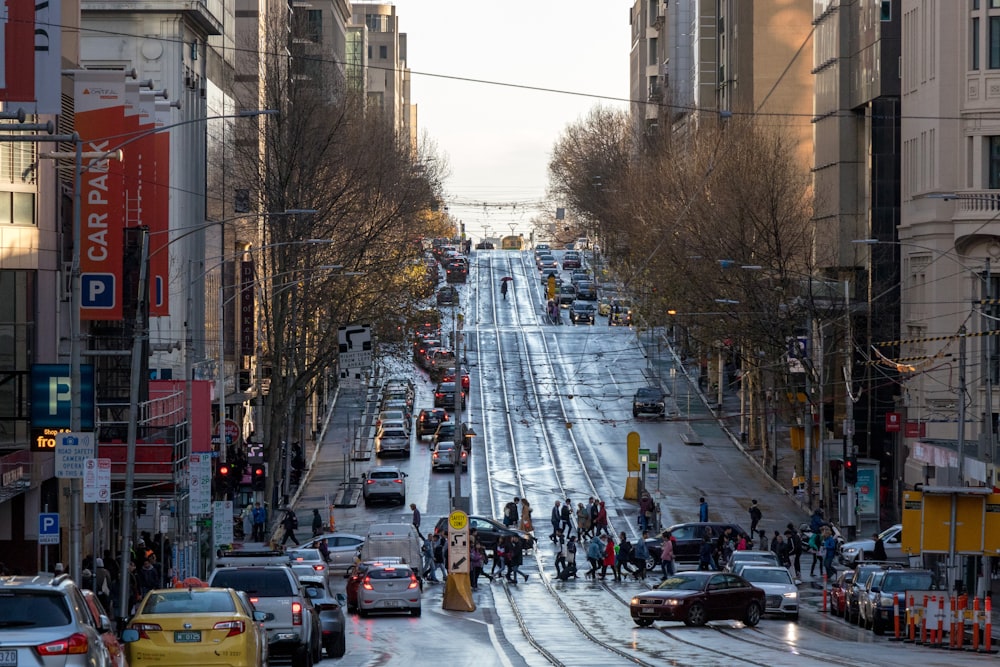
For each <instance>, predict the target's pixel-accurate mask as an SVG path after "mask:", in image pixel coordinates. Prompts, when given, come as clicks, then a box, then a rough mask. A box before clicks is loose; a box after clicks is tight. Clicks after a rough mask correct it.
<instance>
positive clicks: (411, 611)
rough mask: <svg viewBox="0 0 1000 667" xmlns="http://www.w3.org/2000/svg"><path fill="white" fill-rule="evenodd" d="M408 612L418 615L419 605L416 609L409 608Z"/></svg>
mask: <svg viewBox="0 0 1000 667" xmlns="http://www.w3.org/2000/svg"><path fill="white" fill-rule="evenodd" d="M410 614H411V615H413V616H420V607H417V608H416V609H411V610H410Z"/></svg>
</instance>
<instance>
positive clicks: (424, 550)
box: [420, 533, 439, 584]
mask: <svg viewBox="0 0 1000 667" xmlns="http://www.w3.org/2000/svg"><path fill="white" fill-rule="evenodd" d="M420 560H421V563H420V571H421V573H422V574H423V578H424V579H426V580H427V581H430V582H431V583H435V584H436V583H438V581H439V580H438V578H437V574H436V573H435V571H434V533H427V539H426V540H423V544H421V545H420Z"/></svg>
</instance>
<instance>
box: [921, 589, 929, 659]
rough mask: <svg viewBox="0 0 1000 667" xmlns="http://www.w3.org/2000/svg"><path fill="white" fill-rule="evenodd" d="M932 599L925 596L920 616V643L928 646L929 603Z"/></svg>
mask: <svg viewBox="0 0 1000 667" xmlns="http://www.w3.org/2000/svg"><path fill="white" fill-rule="evenodd" d="M928 601H930V597H928V596H926V595H925V596H924V606H923V610H922V612H921V614H920V643H921V644H923V645H924V646H927V603H928Z"/></svg>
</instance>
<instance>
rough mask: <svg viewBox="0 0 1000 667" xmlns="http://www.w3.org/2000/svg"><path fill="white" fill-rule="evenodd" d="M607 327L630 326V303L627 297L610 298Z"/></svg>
mask: <svg viewBox="0 0 1000 667" xmlns="http://www.w3.org/2000/svg"><path fill="white" fill-rule="evenodd" d="M608 326H609V327H630V326H632V303H631V302H630V301H628V300H627V299H612V300H611V305H610V307H609V311H608Z"/></svg>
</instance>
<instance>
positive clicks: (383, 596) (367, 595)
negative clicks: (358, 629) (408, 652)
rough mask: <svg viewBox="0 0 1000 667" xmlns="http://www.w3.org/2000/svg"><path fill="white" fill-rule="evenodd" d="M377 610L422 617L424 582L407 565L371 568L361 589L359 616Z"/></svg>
mask: <svg viewBox="0 0 1000 667" xmlns="http://www.w3.org/2000/svg"><path fill="white" fill-rule="evenodd" d="M373 611H379V612H381V611H405V612H409V613H410V614H412V615H413V616H420V581H419V580H418V579H417V575H416V574H415V573H414V572H413V570H412V569H410V567H409V566H407V565H401V564H391V565H390V564H385V565H382V566H373V567H370V568H368V572H367V573H366V574H365V577H364V579H362V580H361V584H360V585H359V586H358V616H361V617H362V618H364V617H365V616H368V614H370V613H371V612H373Z"/></svg>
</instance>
